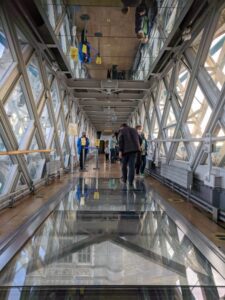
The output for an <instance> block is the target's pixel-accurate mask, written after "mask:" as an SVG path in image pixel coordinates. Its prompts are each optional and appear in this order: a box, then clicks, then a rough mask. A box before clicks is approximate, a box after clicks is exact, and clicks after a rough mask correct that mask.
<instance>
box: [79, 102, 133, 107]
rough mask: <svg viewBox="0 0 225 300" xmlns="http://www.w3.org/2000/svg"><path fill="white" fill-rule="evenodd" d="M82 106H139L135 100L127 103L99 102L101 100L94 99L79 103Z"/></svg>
mask: <svg viewBox="0 0 225 300" xmlns="http://www.w3.org/2000/svg"><path fill="white" fill-rule="evenodd" d="M79 105H80V106H82V107H87V106H90V107H95V108H96V107H97V106H103V107H108V106H110V107H111V108H112V107H115V108H119V107H130V108H134V107H137V104H136V103H135V102H130V103H126V102H118V103H115V102H109V103H108V102H99V101H93V102H85V103H84V102H80V103H79Z"/></svg>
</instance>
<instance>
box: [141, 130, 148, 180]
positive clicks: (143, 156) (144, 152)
mask: <svg viewBox="0 0 225 300" xmlns="http://www.w3.org/2000/svg"><path fill="white" fill-rule="evenodd" d="M141 137H142V143H141V170H140V171H141V176H144V172H145V166H146V156H147V153H148V141H147V140H146V138H145V134H144V133H143V132H142V134H141Z"/></svg>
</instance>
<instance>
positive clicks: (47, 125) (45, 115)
mask: <svg viewBox="0 0 225 300" xmlns="http://www.w3.org/2000/svg"><path fill="white" fill-rule="evenodd" d="M40 123H41V127H42V130H43V134H44V137H45V141H46V143H47V142H48V140H49V138H50V133H51V132H52V129H53V127H52V124H51V119H50V116H49V112H48V107H47V104H45V106H44V109H43V112H42V114H41V117H40Z"/></svg>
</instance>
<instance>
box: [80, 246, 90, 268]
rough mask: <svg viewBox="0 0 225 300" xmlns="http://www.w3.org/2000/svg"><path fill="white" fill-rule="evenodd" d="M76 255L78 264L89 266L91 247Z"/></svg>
mask: <svg viewBox="0 0 225 300" xmlns="http://www.w3.org/2000/svg"><path fill="white" fill-rule="evenodd" d="M77 255H78V263H80V264H91V247H86V248H84V249H82V250H81V251H78V252H77Z"/></svg>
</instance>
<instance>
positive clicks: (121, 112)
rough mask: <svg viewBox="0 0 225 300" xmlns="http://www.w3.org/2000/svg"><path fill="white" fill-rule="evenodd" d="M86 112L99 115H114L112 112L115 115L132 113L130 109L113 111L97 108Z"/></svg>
mask: <svg viewBox="0 0 225 300" xmlns="http://www.w3.org/2000/svg"><path fill="white" fill-rule="evenodd" d="M85 112H86V113H87V114H88V115H99V114H100V116H112V113H113V115H117V116H118V115H119V116H120V115H128V114H129V113H130V111H113V112H110V111H109V112H107V111H95V110H85Z"/></svg>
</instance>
